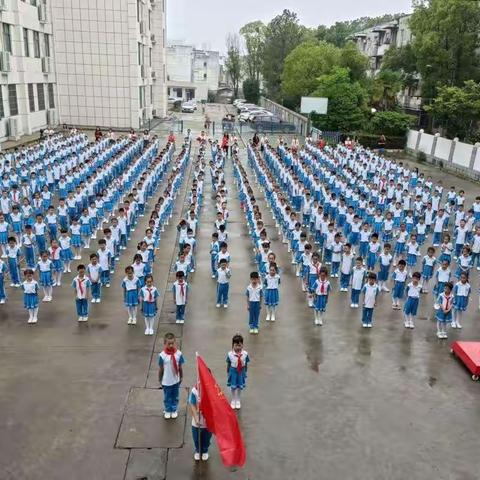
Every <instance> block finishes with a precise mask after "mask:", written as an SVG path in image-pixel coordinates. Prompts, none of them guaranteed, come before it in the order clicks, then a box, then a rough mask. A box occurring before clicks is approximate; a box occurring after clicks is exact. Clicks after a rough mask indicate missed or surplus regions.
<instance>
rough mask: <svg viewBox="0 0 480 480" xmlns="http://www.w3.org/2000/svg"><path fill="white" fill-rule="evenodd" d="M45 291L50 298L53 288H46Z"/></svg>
mask: <svg viewBox="0 0 480 480" xmlns="http://www.w3.org/2000/svg"><path fill="white" fill-rule="evenodd" d="M47 291H48V296H49V297H50V298H52V292H53V287H48V289H47Z"/></svg>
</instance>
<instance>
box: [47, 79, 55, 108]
mask: <svg viewBox="0 0 480 480" xmlns="http://www.w3.org/2000/svg"><path fill="white" fill-rule="evenodd" d="M48 106H49V107H50V108H55V97H54V96H53V83H49V84H48Z"/></svg>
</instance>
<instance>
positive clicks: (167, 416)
mask: <svg viewBox="0 0 480 480" xmlns="http://www.w3.org/2000/svg"><path fill="white" fill-rule="evenodd" d="M163 418H172V414H171V413H170V412H163Z"/></svg>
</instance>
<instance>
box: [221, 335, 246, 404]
mask: <svg viewBox="0 0 480 480" xmlns="http://www.w3.org/2000/svg"><path fill="white" fill-rule="evenodd" d="M226 362H227V386H229V387H230V389H231V391H232V401H231V402H230V406H231V407H232V408H233V409H237V410H239V409H240V408H241V406H242V405H241V402H240V394H241V392H242V390H244V389H245V386H246V380H247V369H248V364H249V362H250V357H249V356H248V352H247V351H246V350H244V348H243V337H242V336H241V335H240V334H239V333H237V334H236V335H234V336H233V338H232V349H231V350H230V351H229V352H228V353H227V358H226Z"/></svg>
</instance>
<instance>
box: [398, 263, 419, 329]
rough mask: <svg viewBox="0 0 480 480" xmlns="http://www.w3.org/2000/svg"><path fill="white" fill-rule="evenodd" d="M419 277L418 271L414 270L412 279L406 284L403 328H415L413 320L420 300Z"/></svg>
mask: <svg viewBox="0 0 480 480" xmlns="http://www.w3.org/2000/svg"><path fill="white" fill-rule="evenodd" d="M420 278H421V275H420V272H414V273H413V274H412V281H411V282H410V283H409V284H408V285H407V300H406V301H405V304H404V305H403V317H404V323H403V325H404V327H405V328H415V324H414V320H415V317H416V316H417V311H418V302H419V301H420V292H421V291H422V285H421V284H420Z"/></svg>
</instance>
